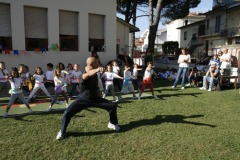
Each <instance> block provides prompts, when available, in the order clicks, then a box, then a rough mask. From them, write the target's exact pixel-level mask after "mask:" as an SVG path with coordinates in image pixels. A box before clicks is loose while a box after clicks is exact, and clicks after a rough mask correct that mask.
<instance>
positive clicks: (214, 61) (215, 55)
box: [209, 54, 220, 68]
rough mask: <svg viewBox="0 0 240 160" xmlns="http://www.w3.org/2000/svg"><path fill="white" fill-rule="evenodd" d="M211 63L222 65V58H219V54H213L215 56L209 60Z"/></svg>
mask: <svg viewBox="0 0 240 160" xmlns="http://www.w3.org/2000/svg"><path fill="white" fill-rule="evenodd" d="M211 64H216V65H217V68H219V67H220V59H219V58H218V55H217V54H214V55H213V58H212V59H211V60H210V62H209V65H211Z"/></svg>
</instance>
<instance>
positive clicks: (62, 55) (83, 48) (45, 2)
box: [0, 0, 116, 71]
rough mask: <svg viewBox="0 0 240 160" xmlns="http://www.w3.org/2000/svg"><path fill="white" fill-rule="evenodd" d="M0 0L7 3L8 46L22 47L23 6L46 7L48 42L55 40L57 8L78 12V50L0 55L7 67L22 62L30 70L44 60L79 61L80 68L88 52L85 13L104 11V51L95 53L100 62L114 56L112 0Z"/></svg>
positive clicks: (54, 61) (57, 39) (57, 30)
mask: <svg viewBox="0 0 240 160" xmlns="http://www.w3.org/2000/svg"><path fill="white" fill-rule="evenodd" d="M0 3H7V4H10V8H11V27H12V49H13V50H25V31H24V30H25V28H24V6H25V5H26V6H34V7H42V8H47V9H48V17H47V18H48V43H49V45H51V44H54V43H59V10H67V11H76V12H78V13H79V19H78V22H79V24H78V25H79V26H78V28H79V35H78V36H79V51H68V52H66V51H48V52H47V53H43V54H42V53H35V52H34V51H29V52H27V54H26V55H22V54H19V55H5V54H2V55H0V59H1V61H4V62H5V63H6V65H7V68H10V67H14V66H18V64H20V63H23V64H26V65H28V66H29V67H30V70H31V71H33V70H34V69H35V67H36V66H40V67H42V68H43V69H44V70H46V64H47V63H49V62H51V63H53V64H56V63H58V62H63V63H64V64H67V63H79V64H80V66H81V67H82V69H83V68H84V66H85V61H86V58H87V57H88V56H90V55H91V53H90V52H89V51H88V14H89V13H94V14H100V15H105V16H106V18H105V44H106V52H105V53H103V52H102V53H101V52H99V53H98V55H99V56H100V59H101V61H102V62H103V63H106V62H108V61H109V60H112V59H115V57H116V54H114V53H115V52H116V2H115V1H109V0H101V1H99V0H88V1H87V2H86V1H85V0H58V1H57V2H56V1H55V0H41V1H33V0H24V1H20V0H0Z"/></svg>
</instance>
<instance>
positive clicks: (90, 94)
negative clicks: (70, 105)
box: [79, 74, 99, 100]
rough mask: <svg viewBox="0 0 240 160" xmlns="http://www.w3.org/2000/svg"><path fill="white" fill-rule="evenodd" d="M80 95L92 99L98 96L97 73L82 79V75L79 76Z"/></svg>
mask: <svg viewBox="0 0 240 160" xmlns="http://www.w3.org/2000/svg"><path fill="white" fill-rule="evenodd" d="M79 80H80V83H79V87H80V94H79V95H80V96H81V97H85V98H88V99H91V100H94V99H95V98H96V97H98V91H99V88H98V76H97V74H95V75H93V76H91V77H89V78H88V79H86V80H83V79H82V76H81V77H80V79H79Z"/></svg>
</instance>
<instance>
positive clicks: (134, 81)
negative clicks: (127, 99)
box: [132, 63, 140, 92]
mask: <svg viewBox="0 0 240 160" xmlns="http://www.w3.org/2000/svg"><path fill="white" fill-rule="evenodd" d="M133 67H134V68H133V74H132V84H133V85H134V86H135V88H136V89H137V91H138V92H139V91H140V90H139V85H138V64H136V63H135V64H134V65H133Z"/></svg>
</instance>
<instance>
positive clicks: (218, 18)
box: [215, 15, 221, 33]
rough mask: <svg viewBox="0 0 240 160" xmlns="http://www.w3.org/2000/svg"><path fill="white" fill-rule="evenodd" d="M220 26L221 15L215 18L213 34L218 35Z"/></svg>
mask: <svg viewBox="0 0 240 160" xmlns="http://www.w3.org/2000/svg"><path fill="white" fill-rule="evenodd" d="M220 25H221V15H218V16H217V17H216V23H215V33H219V32H220Z"/></svg>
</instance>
